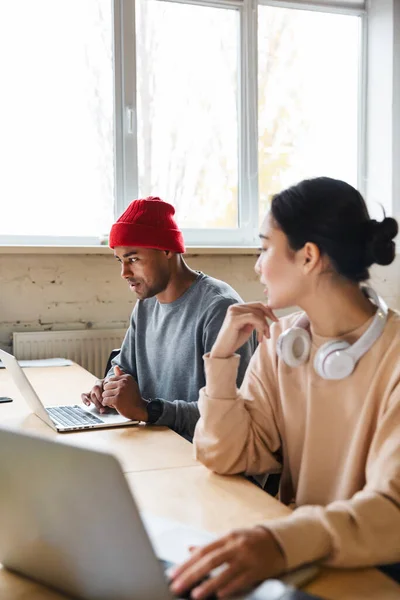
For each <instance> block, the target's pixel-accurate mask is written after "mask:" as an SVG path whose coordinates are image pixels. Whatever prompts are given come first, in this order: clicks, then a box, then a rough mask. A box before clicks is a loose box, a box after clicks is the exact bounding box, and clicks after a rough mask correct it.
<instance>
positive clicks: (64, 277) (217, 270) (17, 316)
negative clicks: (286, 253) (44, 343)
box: [0, 254, 400, 349]
mask: <svg viewBox="0 0 400 600" xmlns="http://www.w3.org/2000/svg"><path fill="white" fill-rule="evenodd" d="M187 261H188V263H189V265H190V266H191V267H192V268H194V269H198V270H201V271H204V272H205V273H207V274H209V275H212V276H214V277H217V278H219V279H223V280H225V281H227V282H228V283H229V284H230V285H232V286H233V287H234V288H235V289H236V290H237V291H238V292H239V294H240V295H241V296H242V298H243V299H244V300H246V301H250V300H259V299H263V298H264V297H263V294H262V287H261V285H260V284H259V283H258V280H257V277H256V275H255V273H254V269H253V267H254V263H255V257H254V256H218V255H215V256H214V255H201V256H189V257H188V258H187ZM373 283H374V285H375V287H376V289H377V290H378V291H379V292H380V293H381V294H382V295H383V296H384V298H385V299H386V301H387V302H388V303H389V304H390V306H392V307H393V308H396V309H398V310H400V256H397V258H396V261H395V262H394V263H393V264H392V265H390V266H389V267H378V268H375V269H373ZM134 300H135V295H134V294H132V293H131V292H130V291H129V289H128V287H127V285H126V284H125V283H124V282H123V281H122V279H121V278H120V276H119V266H118V264H117V263H116V261H115V259H114V258H113V257H112V256H111V255H110V256H107V255H79V254H76V255H66V254H64V255H62V254H58V255H57V254H56V255H51V254H41V255H39V254H0V347H2V348H4V349H7V348H10V347H11V346H10V342H11V333H12V332H13V331H43V330H51V329H53V330H63V329H85V328H91V327H93V328H96V329H99V328H103V327H104V328H111V327H125V326H126V325H127V323H128V319H129V315H130V313H131V310H132V308H133V304H134Z"/></svg>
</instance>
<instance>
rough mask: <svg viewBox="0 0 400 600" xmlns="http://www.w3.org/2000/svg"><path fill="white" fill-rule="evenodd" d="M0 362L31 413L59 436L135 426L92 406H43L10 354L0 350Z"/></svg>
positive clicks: (120, 417)
mask: <svg viewBox="0 0 400 600" xmlns="http://www.w3.org/2000/svg"><path fill="white" fill-rule="evenodd" d="M0 359H1V361H2V362H3V364H4V365H5V367H6V369H7V371H8V372H9V373H10V375H11V377H12V379H13V381H14V383H15V385H16V386H17V388H18V389H19V391H20V392H21V394H22V396H23V398H24V399H25V401H26V402H27V403H28V405H29V406H30V408H31V410H32V411H33V412H34V413H35V415H37V416H38V417H39V418H40V419H42V421H44V422H45V423H46V424H47V425H48V426H49V427H51V428H52V429H55V430H56V431H58V432H60V433H64V432H68V431H79V430H85V429H98V428H104V427H121V425H124V426H128V425H137V423H138V421H131V420H129V419H126V418H125V417H123V416H122V415H120V414H118V413H116V412H114V411H113V412H110V413H105V414H100V413H99V411H98V410H97V408H96V407H95V406H91V407H86V406H85V405H84V404H81V405H77V404H76V405H73V406H69V405H65V406H48V407H45V406H44V404H43V402H42V401H41V400H40V398H39V396H38V395H37V393H36V392H35V390H34V388H33V387H32V384H31V383H30V381H29V379H28V378H27V376H26V375H25V373H24V371H23V369H22V368H21V367H20V365H19V364H18V361H17V359H16V358H15V356H13V355H12V354H9V353H8V352H5V351H4V350H0Z"/></svg>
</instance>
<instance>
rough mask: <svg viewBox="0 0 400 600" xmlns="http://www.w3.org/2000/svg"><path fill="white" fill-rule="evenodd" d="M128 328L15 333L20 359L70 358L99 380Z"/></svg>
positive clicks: (14, 340) (15, 352)
mask: <svg viewBox="0 0 400 600" xmlns="http://www.w3.org/2000/svg"><path fill="white" fill-rule="evenodd" d="M125 332H126V329H90V330H79V331H30V332H23V333H20V332H14V333H13V353H14V355H15V356H16V358H18V359H19V360H30V359H36V358H55V357H59V358H69V359H70V360H73V361H74V362H76V363H78V365H81V366H82V367H84V368H85V369H87V370H88V371H89V372H90V373H93V375H95V376H96V377H103V374H104V369H105V367H106V364H107V360H108V357H109V356H110V352H111V350H113V349H114V348H120V347H121V343H122V340H123V339H124V335H125Z"/></svg>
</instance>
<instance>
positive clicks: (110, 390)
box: [102, 366, 149, 421]
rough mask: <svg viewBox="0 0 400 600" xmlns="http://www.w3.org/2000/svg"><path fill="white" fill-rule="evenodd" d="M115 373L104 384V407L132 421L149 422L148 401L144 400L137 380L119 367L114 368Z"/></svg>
mask: <svg viewBox="0 0 400 600" xmlns="http://www.w3.org/2000/svg"><path fill="white" fill-rule="evenodd" d="M114 373H115V375H114V376H113V377H109V378H108V379H106V380H105V381H104V382H103V393H102V407H103V408H104V407H109V408H115V410H117V411H118V412H119V413H120V414H121V415H122V416H124V417H126V418H127V419H131V420H132V421H147V420H148V418H149V416H148V414H147V408H146V407H147V401H146V400H143V398H142V396H141V394H140V391H139V387H138V384H137V383H136V381H135V379H134V378H133V377H132V375H127V374H126V373H124V372H123V371H122V370H121V369H120V368H119V367H118V366H115V367H114Z"/></svg>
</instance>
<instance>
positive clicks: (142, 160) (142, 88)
mask: <svg viewBox="0 0 400 600" xmlns="http://www.w3.org/2000/svg"><path fill="white" fill-rule="evenodd" d="M136 9H137V10H136V60H137V122H138V166H139V195H140V196H148V195H161V196H162V197H164V198H165V199H168V200H169V201H170V202H172V203H173V204H174V205H175V207H176V214H177V220H178V223H179V224H180V226H181V227H188V228H212V227H223V228H224V227H225V228H227V227H228V228H229V227H231V228H235V227H237V226H238V187H239V186H238V105H237V93H238V72H239V69H238V58H239V25H240V20H239V13H238V11H237V10H230V9H224V8H214V7H207V6H196V5H189V4H180V3H173V2H160V1H158V0H138V1H137V2H136Z"/></svg>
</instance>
